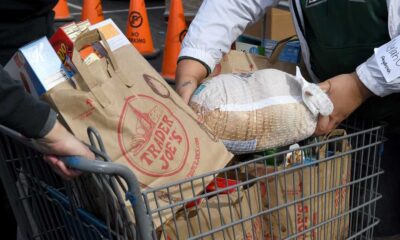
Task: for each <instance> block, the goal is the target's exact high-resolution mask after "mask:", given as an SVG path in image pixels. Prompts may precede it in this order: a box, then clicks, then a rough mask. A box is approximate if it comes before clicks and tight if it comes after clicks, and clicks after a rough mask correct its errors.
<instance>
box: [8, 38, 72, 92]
mask: <svg viewBox="0 0 400 240" xmlns="http://www.w3.org/2000/svg"><path fill="white" fill-rule="evenodd" d="M4 69H5V70H6V71H7V72H8V73H9V74H10V75H11V77H12V78H14V79H18V80H21V81H23V83H24V86H25V89H26V90H27V92H29V93H31V94H32V95H33V96H36V97H40V96H42V95H43V94H44V93H46V92H47V91H49V90H50V89H52V88H53V87H55V86H56V85H58V84H60V83H62V82H64V81H67V79H68V77H67V75H66V73H65V71H64V68H63V65H62V62H61V60H60V59H59V58H58V56H57V54H56V52H55V51H54V49H53V48H52V46H51V45H50V43H49V41H48V40H47V38H46V37H43V38H40V39H38V40H36V41H34V42H32V43H30V44H28V45H26V46H24V47H22V48H20V49H19V50H18V52H17V53H15V54H14V56H13V57H12V58H11V60H10V61H9V62H8V63H7V64H6V66H5V67H4Z"/></svg>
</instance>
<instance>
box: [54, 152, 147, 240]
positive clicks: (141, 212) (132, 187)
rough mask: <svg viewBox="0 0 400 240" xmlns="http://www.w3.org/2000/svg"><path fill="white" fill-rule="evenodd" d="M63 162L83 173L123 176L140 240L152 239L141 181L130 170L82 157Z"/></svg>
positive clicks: (68, 158)
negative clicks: (142, 195)
mask: <svg viewBox="0 0 400 240" xmlns="http://www.w3.org/2000/svg"><path fill="white" fill-rule="evenodd" d="M61 161H63V162H64V163H65V164H66V165H67V166H68V167H70V168H73V169H76V170H80V171H83V172H90V173H98V174H107V175H118V176H121V177H122V178H123V179H124V180H125V181H126V183H127V185H128V191H127V192H126V193H125V197H126V199H127V200H129V201H130V202H131V204H132V207H133V210H134V213H135V220H136V224H137V226H138V229H139V233H140V235H141V238H140V239H146V240H147V239H149V240H150V239H152V233H153V230H152V222H151V220H150V216H148V214H147V213H146V210H145V204H144V202H143V199H142V197H141V191H140V188H139V186H140V185H139V181H138V179H137V177H136V176H135V174H134V173H133V172H132V171H131V170H130V169H129V168H127V167H126V166H124V165H122V164H116V163H110V162H104V161H100V160H88V159H85V158H83V157H80V156H67V157H61Z"/></svg>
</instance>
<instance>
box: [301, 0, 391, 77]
mask: <svg viewBox="0 0 400 240" xmlns="http://www.w3.org/2000/svg"><path fill="white" fill-rule="evenodd" d="M301 1H302V10H303V16H304V24H305V37H306V39H307V43H308V45H309V47H310V56H311V59H310V61H311V66H312V69H313V71H314V73H315V74H316V76H317V77H318V78H319V79H320V80H326V79H328V78H331V77H333V76H336V75H339V74H342V73H351V72H354V70H355V69H356V68H357V66H358V65H360V64H361V63H362V62H364V61H366V60H367V59H368V58H369V57H370V56H371V55H372V54H373V51H374V48H376V47H378V46H380V45H382V44H384V43H387V42H388V41H390V37H389V31H388V23H387V20H388V12H387V5H386V1H385V0H301Z"/></svg>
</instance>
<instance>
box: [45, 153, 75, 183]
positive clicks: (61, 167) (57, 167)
mask: <svg viewBox="0 0 400 240" xmlns="http://www.w3.org/2000/svg"><path fill="white" fill-rule="evenodd" d="M43 159H44V160H45V161H46V162H47V163H48V164H49V165H50V166H51V167H52V168H53V170H54V171H55V172H56V173H57V174H58V175H60V176H61V177H62V178H64V179H65V180H72V179H73V178H75V177H78V176H79V175H81V172H80V171H77V170H74V169H70V168H68V167H67V166H66V165H65V164H64V162H62V161H61V160H60V159H59V158H57V157H56V156H54V155H45V156H44V157H43Z"/></svg>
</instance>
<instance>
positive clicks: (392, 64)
mask: <svg viewBox="0 0 400 240" xmlns="http://www.w3.org/2000/svg"><path fill="white" fill-rule="evenodd" d="M375 60H376V62H377V63H378V66H379V69H380V70H381V72H382V74H383V76H384V77H385V80H386V82H392V81H394V80H395V79H397V78H399V77H400V37H396V38H395V39H393V40H392V41H390V42H388V43H386V44H385V45H383V46H381V47H379V48H375Z"/></svg>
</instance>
